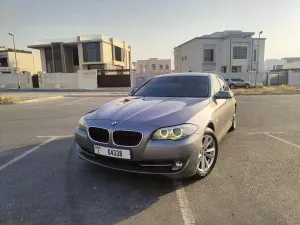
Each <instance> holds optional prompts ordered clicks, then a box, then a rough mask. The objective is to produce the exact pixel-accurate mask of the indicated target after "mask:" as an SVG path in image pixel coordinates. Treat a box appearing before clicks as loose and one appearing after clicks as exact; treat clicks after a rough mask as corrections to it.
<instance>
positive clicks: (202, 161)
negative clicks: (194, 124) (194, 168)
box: [198, 135, 216, 172]
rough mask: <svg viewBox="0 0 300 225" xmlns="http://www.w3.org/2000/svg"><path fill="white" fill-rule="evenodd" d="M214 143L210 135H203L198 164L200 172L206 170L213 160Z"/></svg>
mask: <svg viewBox="0 0 300 225" xmlns="http://www.w3.org/2000/svg"><path fill="white" fill-rule="evenodd" d="M215 154H216V143H215V140H214V139H213V137H212V136H210V135H204V137H203V139H202V149H201V151H200V154H199V166H198V170H199V171H200V172H206V171H207V170H209V168H210V167H211V166H212V164H213V163H214V160H215Z"/></svg>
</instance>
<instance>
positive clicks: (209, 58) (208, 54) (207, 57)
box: [204, 49, 214, 62]
mask: <svg viewBox="0 0 300 225" xmlns="http://www.w3.org/2000/svg"><path fill="white" fill-rule="evenodd" d="M213 61H214V50H213V49H204V62H213Z"/></svg>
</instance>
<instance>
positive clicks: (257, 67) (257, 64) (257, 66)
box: [255, 31, 263, 87]
mask: <svg viewBox="0 0 300 225" xmlns="http://www.w3.org/2000/svg"><path fill="white" fill-rule="evenodd" d="M262 33H263V31H260V32H259V35H258V51H257V63H256V74H255V87H256V81H257V76H258V69H259V47H260V35H261V34H262Z"/></svg>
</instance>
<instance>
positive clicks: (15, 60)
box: [8, 33, 20, 89]
mask: <svg viewBox="0 0 300 225" xmlns="http://www.w3.org/2000/svg"><path fill="white" fill-rule="evenodd" d="M8 34H9V35H10V36H12V38H13V43H14V50H15V61H16V73H17V77H18V88H19V89H20V78H19V72H18V62H17V52H16V45H15V36H14V35H13V34H12V33H8Z"/></svg>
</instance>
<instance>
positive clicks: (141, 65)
mask: <svg viewBox="0 0 300 225" xmlns="http://www.w3.org/2000/svg"><path fill="white" fill-rule="evenodd" d="M133 65H134V69H135V70H137V71H141V72H142V71H149V70H152V71H153V70H171V59H158V58H149V59H146V60H137V61H136V62H134V63H133Z"/></svg>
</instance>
